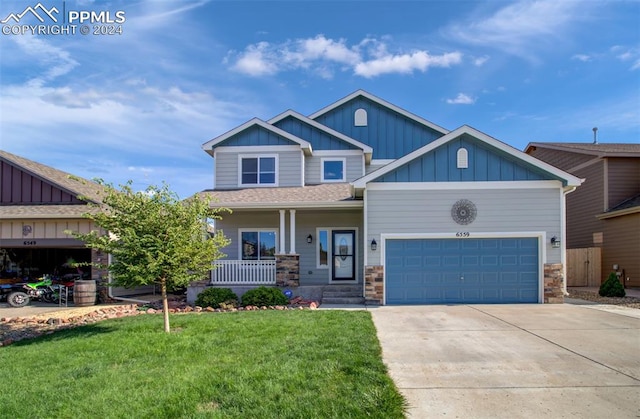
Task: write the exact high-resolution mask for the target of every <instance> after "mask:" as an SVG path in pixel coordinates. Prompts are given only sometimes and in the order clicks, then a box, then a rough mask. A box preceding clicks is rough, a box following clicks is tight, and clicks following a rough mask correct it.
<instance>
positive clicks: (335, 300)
mask: <svg viewBox="0 0 640 419" xmlns="http://www.w3.org/2000/svg"><path fill="white" fill-rule="evenodd" d="M322 304H364V298H363V297H328V298H325V297H322V302H321V303H320V305H322Z"/></svg>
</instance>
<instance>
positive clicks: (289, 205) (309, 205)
mask: <svg viewBox="0 0 640 419" xmlns="http://www.w3.org/2000/svg"><path fill="white" fill-rule="evenodd" d="M216 206H218V207H224V208H229V209H232V210H238V209H316V208H318V209H327V210H332V209H336V210H337V209H349V208H362V207H363V206H364V203H363V201H360V200H358V201H344V202H281V203H278V202H274V203H261V202H246V203H239V202H227V203H225V202H216Z"/></svg>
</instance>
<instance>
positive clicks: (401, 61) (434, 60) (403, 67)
mask: <svg viewBox="0 0 640 419" xmlns="http://www.w3.org/2000/svg"><path fill="white" fill-rule="evenodd" d="M461 61H462V54H460V53H459V52H451V53H445V54H442V55H430V54H429V53H428V52H426V51H416V52H413V53H411V54H399V55H387V56H385V57H381V58H376V59H374V60H371V61H365V62H362V63H359V64H357V65H356V66H355V69H354V71H355V74H357V75H359V76H363V77H367V78H371V77H375V76H379V75H381V74H389V73H398V74H410V73H413V72H414V71H416V70H417V71H421V72H425V71H427V69H428V68H429V67H451V66H452V65H454V64H459V63H460V62H461Z"/></svg>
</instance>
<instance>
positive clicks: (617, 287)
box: [598, 272, 626, 297]
mask: <svg viewBox="0 0 640 419" xmlns="http://www.w3.org/2000/svg"><path fill="white" fill-rule="evenodd" d="M598 294H600V296H602V297H624V296H625V295H626V292H625V291H624V287H623V286H622V284H621V283H620V280H619V279H618V275H616V273H615V272H611V273H610V274H609V278H607V280H606V281H604V282H603V283H602V285H600V291H598Z"/></svg>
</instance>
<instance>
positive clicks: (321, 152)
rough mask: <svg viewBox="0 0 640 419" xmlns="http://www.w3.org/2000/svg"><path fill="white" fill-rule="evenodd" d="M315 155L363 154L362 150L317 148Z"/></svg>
mask: <svg viewBox="0 0 640 419" xmlns="http://www.w3.org/2000/svg"><path fill="white" fill-rule="evenodd" d="M313 155H314V156H317V157H328V156H331V157H341V156H362V150H315V151H314V152H313Z"/></svg>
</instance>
